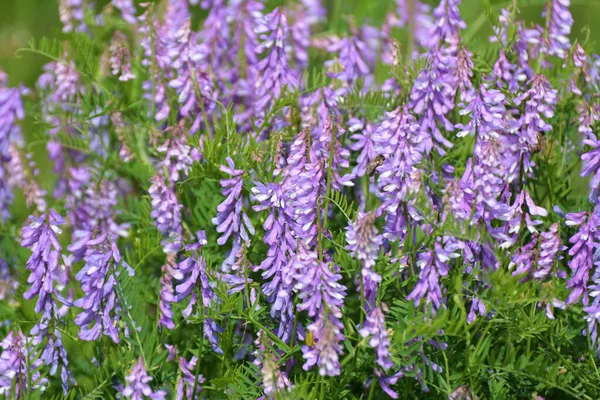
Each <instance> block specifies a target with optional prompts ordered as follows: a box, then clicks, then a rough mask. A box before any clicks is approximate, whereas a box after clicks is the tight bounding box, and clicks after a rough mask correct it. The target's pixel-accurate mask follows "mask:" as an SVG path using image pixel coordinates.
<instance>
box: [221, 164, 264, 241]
mask: <svg viewBox="0 0 600 400" xmlns="http://www.w3.org/2000/svg"><path fill="white" fill-rule="evenodd" d="M226 161H227V166H225V165H221V167H220V170H221V171H222V172H223V173H225V174H228V175H230V176H231V178H229V179H221V187H222V188H223V195H224V196H226V197H227V198H226V199H225V200H224V201H223V202H222V203H221V204H219V205H218V206H217V212H218V214H217V217H216V218H213V219H212V223H213V224H214V225H217V232H219V233H221V234H222V235H221V237H220V238H219V239H218V240H217V243H218V244H219V245H220V246H222V245H224V244H225V243H226V242H227V239H229V237H230V236H231V235H232V234H233V235H234V243H239V241H240V239H241V240H243V241H244V242H247V241H249V240H250V236H249V234H250V235H254V233H255V232H254V227H253V226H252V223H251V222H250V219H249V218H248V215H246V212H245V211H244V209H243V204H242V189H243V186H244V180H243V177H244V170H242V169H235V164H234V163H233V160H232V159H231V158H229V157H227V159H226Z"/></svg>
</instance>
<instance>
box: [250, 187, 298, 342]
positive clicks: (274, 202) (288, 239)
mask: <svg viewBox="0 0 600 400" xmlns="http://www.w3.org/2000/svg"><path fill="white" fill-rule="evenodd" d="M252 193H253V194H254V196H255V198H256V200H257V201H258V203H259V204H258V205H255V206H254V207H253V208H254V210H255V211H262V210H267V209H268V210H270V212H269V216H268V217H267V219H266V220H265V222H264V223H263V228H264V229H265V235H264V237H263V241H264V242H265V244H267V246H269V250H268V251H267V258H266V259H264V260H263V261H262V262H261V263H260V265H259V266H258V267H256V270H261V271H263V273H262V277H263V278H264V279H265V280H266V282H265V283H264V285H263V287H262V291H263V293H264V294H265V295H266V296H267V300H268V301H269V302H271V303H273V305H272V306H271V316H272V317H276V316H279V318H280V319H281V323H280V325H279V330H278V336H279V337H280V338H282V339H283V340H287V339H289V337H291V332H292V330H293V324H294V321H293V319H294V311H293V304H292V297H291V294H292V289H293V287H294V280H293V273H292V270H291V268H290V260H291V258H292V257H293V255H294V252H295V250H296V238H295V237H294V234H293V233H294V219H293V215H292V211H291V209H290V207H289V206H288V205H287V204H288V203H287V201H288V198H287V195H286V193H285V192H284V190H283V188H282V187H281V185H279V184H274V183H269V184H267V186H265V185H263V184H261V183H258V182H257V183H256V186H255V187H254V188H252Z"/></svg>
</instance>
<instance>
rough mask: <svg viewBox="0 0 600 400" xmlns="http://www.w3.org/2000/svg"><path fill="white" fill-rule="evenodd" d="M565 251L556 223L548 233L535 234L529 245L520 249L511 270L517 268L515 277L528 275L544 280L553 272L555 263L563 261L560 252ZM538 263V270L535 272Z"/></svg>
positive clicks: (512, 262)
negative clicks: (535, 265)
mask: <svg viewBox="0 0 600 400" xmlns="http://www.w3.org/2000/svg"><path fill="white" fill-rule="evenodd" d="M564 249H565V247H564V246H562V243H561V241H560V236H559V234H558V224H557V223H554V224H552V226H551V227H550V229H549V230H548V231H546V232H542V233H541V234H537V233H535V234H534V235H533V239H532V240H531V241H530V242H529V243H528V244H526V245H525V246H523V247H521V248H519V249H518V250H517V252H516V254H515V255H514V256H513V258H512V261H511V265H509V268H510V267H511V266H512V265H515V266H516V267H517V268H516V269H515V271H513V273H512V274H513V276H516V275H522V274H525V273H526V274H528V275H531V276H533V277H534V278H535V279H544V278H546V277H547V276H548V275H549V274H550V272H551V271H552V267H553V266H554V263H555V261H557V260H561V259H562V257H561V256H560V252H561V251H562V250H564ZM536 261H537V268H536V269H535V270H534V264H536Z"/></svg>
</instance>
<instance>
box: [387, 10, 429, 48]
mask: <svg viewBox="0 0 600 400" xmlns="http://www.w3.org/2000/svg"><path fill="white" fill-rule="evenodd" d="M396 4H397V10H396V13H397V15H394V16H393V18H391V19H390V18H388V20H389V22H390V23H391V25H393V26H398V27H401V28H402V27H407V28H408V29H410V30H411V31H412V32H411V36H412V37H413V38H414V39H413V41H414V43H411V46H413V47H414V51H413V54H412V55H411V56H412V57H413V58H415V57H417V56H418V55H419V54H420V51H419V50H418V46H423V47H427V46H428V44H429V43H430V41H431V32H432V30H433V29H435V22H434V19H433V17H432V16H431V15H430V14H429V12H430V11H431V7H430V6H429V5H428V4H425V3H423V2H421V1H419V0H396Z"/></svg>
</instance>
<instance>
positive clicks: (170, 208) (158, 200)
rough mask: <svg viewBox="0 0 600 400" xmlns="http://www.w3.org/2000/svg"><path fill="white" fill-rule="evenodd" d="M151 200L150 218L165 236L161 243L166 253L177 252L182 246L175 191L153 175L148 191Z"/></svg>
mask: <svg viewBox="0 0 600 400" xmlns="http://www.w3.org/2000/svg"><path fill="white" fill-rule="evenodd" d="M148 193H149V194H150V198H151V199H152V212H151V213H150V216H151V217H152V218H153V219H154V221H155V224H156V227H157V228H158V230H159V231H160V233H162V234H163V235H164V236H165V239H164V240H163V241H162V245H163V249H164V251H165V252H166V253H173V252H177V251H178V250H179V249H180V248H181V246H182V242H181V241H182V239H181V232H182V227H181V208H182V207H183V206H182V205H181V204H179V202H178V200H177V196H176V194H175V190H174V188H172V187H168V186H167V184H166V182H165V179H164V178H163V177H162V176H161V175H160V174H157V175H154V177H153V178H152V186H150V189H148Z"/></svg>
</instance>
